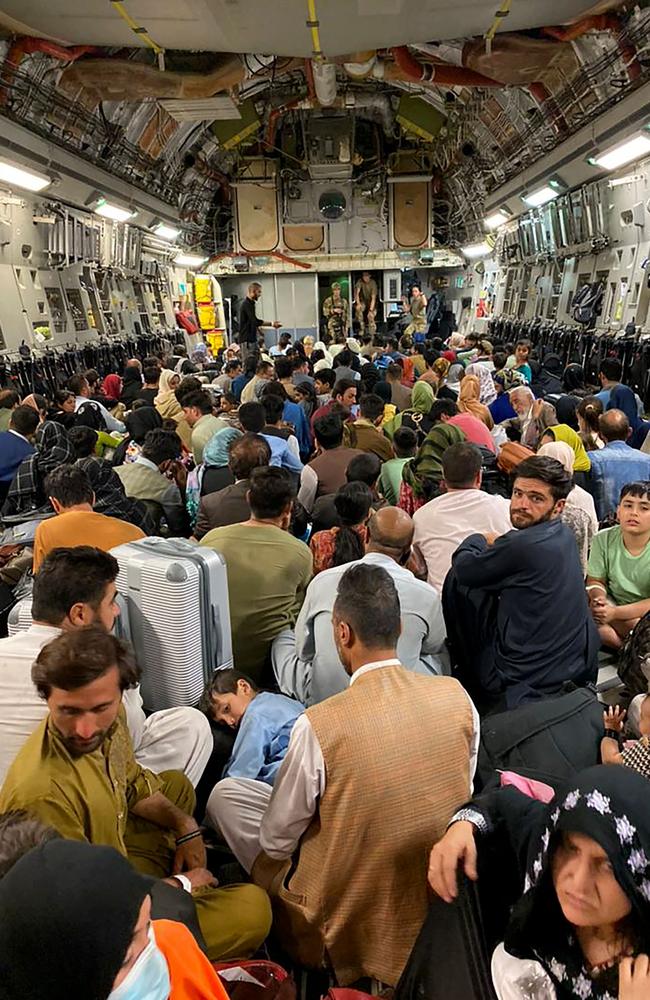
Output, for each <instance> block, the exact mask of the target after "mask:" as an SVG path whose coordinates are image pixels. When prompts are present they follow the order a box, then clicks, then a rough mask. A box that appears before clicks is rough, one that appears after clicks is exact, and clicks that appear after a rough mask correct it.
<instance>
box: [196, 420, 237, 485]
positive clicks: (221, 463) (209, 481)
mask: <svg viewBox="0 0 650 1000" xmlns="http://www.w3.org/2000/svg"><path fill="white" fill-rule="evenodd" d="M240 437H242V432H241V431H238V430H236V428H234V427H223V428H222V429H221V430H220V431H217V432H216V434H213V435H212V437H211V438H210V440H209V441H208V443H207V445H206V446H205V448H204V449H203V478H202V480H201V496H205V495H206V493H216V492H217V491H218V490H222V489H224V487H225V486H232V484H233V483H234V482H235V477H234V476H233V474H232V472H231V471H230V468H229V466H228V460H229V458H230V448H231V445H232V443H233V441H236V440H237V438H240Z"/></svg>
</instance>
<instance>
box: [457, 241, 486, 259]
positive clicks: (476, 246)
mask: <svg viewBox="0 0 650 1000" xmlns="http://www.w3.org/2000/svg"><path fill="white" fill-rule="evenodd" d="M462 253H464V254H465V256H466V257H488V256H489V254H491V253H492V247H491V246H490V245H489V244H488V243H472V244H470V246H468V247H463V248H462Z"/></svg>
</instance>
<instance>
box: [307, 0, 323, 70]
mask: <svg viewBox="0 0 650 1000" xmlns="http://www.w3.org/2000/svg"><path fill="white" fill-rule="evenodd" d="M307 11H308V13H309V20H308V21H307V27H308V28H309V30H310V31H311V45H312V49H313V53H312V55H313V57H314V59H318V60H322V59H324V58H325V56H324V55H323V50H322V49H321V47H320V22H319V20H318V14H317V13H316V0H307Z"/></svg>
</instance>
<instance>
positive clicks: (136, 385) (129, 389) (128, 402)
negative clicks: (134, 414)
mask: <svg viewBox="0 0 650 1000" xmlns="http://www.w3.org/2000/svg"><path fill="white" fill-rule="evenodd" d="M141 389H142V375H141V374H140V368H139V367H138V365H127V366H126V368H125V369H124V374H123V375H122V392H121V395H120V402H121V403H124V405H125V407H126V409H127V410H130V409H131V407H132V406H133V403H134V401H135V400H136V399H137V398H138V395H139V393H140V390H141Z"/></svg>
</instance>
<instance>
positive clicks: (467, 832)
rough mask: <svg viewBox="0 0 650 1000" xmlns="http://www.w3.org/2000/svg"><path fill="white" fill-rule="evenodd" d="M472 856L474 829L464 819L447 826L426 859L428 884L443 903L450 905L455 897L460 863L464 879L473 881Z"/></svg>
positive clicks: (474, 880) (474, 874)
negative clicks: (461, 863) (462, 867)
mask: <svg viewBox="0 0 650 1000" xmlns="http://www.w3.org/2000/svg"><path fill="white" fill-rule="evenodd" d="M476 857H477V855H476V844H475V842H474V826H473V824H472V823H468V822H467V821H465V820H462V821H461V822H460V823H454V824H453V826H450V827H449V829H448V830H447V832H446V834H445V835H444V837H443V838H442V840H439V841H438V843H437V844H436V845H435V847H434V848H433V850H432V851H431V857H430V858H429V885H430V886H431V888H432V889H433V891H434V892H435V893H436V894H437V895H438V896H440V898H441V899H444V901H445V903H453V901H454V899H455V898H456V896H457V895H458V883H457V877H456V873H457V870H458V865H459V864H460V862H463V866H464V870H465V874H466V875H467V877H468V878H471V879H472V881H473V882H476V880H477V878H478V874H477V871H476Z"/></svg>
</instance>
